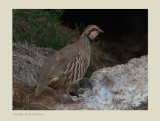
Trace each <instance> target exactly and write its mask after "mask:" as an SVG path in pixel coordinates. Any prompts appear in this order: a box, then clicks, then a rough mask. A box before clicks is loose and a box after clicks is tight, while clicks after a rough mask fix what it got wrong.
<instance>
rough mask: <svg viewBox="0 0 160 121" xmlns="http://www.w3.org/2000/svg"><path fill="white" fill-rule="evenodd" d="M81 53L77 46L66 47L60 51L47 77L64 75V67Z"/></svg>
mask: <svg viewBox="0 0 160 121" xmlns="http://www.w3.org/2000/svg"><path fill="white" fill-rule="evenodd" d="M78 53H79V49H77V48H66V49H63V50H62V51H60V52H59V53H58V54H57V56H56V59H55V60H54V64H53V65H52V66H51V68H50V70H49V71H48V74H47V75H46V78H53V77H55V76H62V75H63V72H64V69H65V67H66V65H67V64H68V63H71V62H73V61H74V60H75V58H76V57H77V55H78Z"/></svg>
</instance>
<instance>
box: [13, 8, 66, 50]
mask: <svg viewBox="0 0 160 121" xmlns="http://www.w3.org/2000/svg"><path fill="white" fill-rule="evenodd" d="M63 12H64V10H55V9H53V10H45V9H24V10H22V9H13V42H21V43H28V44H35V45H37V46H39V47H50V48H54V49H56V50H59V49H61V48H62V47H64V46H65V45H66V44H67V39H66V37H60V33H59V25H60V24H61V21H60V17H61V15H62V14H63Z"/></svg>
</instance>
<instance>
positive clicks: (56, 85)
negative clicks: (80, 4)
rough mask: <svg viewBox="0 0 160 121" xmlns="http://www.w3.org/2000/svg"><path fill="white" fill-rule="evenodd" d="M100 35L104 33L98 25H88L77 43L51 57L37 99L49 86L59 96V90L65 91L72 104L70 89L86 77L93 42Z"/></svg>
mask: <svg viewBox="0 0 160 121" xmlns="http://www.w3.org/2000/svg"><path fill="white" fill-rule="evenodd" d="M99 33H103V30H101V29H100V28H99V27H98V26H97V25H88V26H87V27H86V28H85V29H84V31H83V32H82V34H81V36H80V38H79V39H78V40H77V41H75V42H74V43H73V44H70V45H67V46H65V47H64V48H62V49H60V50H59V51H57V52H56V53H55V54H53V55H51V56H50V57H49V58H48V59H47V61H46V62H45V63H44V65H43V66H42V68H41V71H40V76H39V79H38V83H37V86H36V89H35V92H34V95H35V97H38V96H39V95H40V94H41V93H42V92H43V91H44V89H45V88H46V87H47V86H48V87H51V88H53V89H55V90H57V94H59V89H64V90H65V92H66V94H67V96H68V99H69V100H70V101H71V102H72V101H73V100H72V97H71V95H70V93H69V89H70V87H71V86H73V85H74V84H76V83H77V82H78V81H79V80H81V79H82V78H83V76H84V75H85V73H86V70H87V68H88V67H89V64H90V56H91V41H92V40H94V39H95V38H96V37H97V36H98V34H99Z"/></svg>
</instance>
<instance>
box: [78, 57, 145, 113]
mask: <svg viewBox="0 0 160 121" xmlns="http://www.w3.org/2000/svg"><path fill="white" fill-rule="evenodd" d="M90 80H91V82H92V86H93V89H92V91H89V90H88V91H86V92H85V93H84V94H82V95H81V96H82V97H86V95H88V96H87V97H88V98H84V99H85V100H86V102H88V103H86V104H83V105H84V107H86V108H91V109H113V110H131V109H148V56H142V57H141V58H134V59H131V60H130V61H129V62H128V63H127V64H125V65H117V66H114V67H109V68H103V69H100V70H97V71H96V72H94V73H93V75H92V77H91V79H90ZM140 107H141V108H140ZM144 107H145V108H144Z"/></svg>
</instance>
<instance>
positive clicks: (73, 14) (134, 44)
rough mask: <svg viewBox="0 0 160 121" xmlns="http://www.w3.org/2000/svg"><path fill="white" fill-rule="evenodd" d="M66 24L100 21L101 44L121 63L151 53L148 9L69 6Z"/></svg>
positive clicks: (71, 26)
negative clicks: (70, 7) (149, 51)
mask: <svg viewBox="0 0 160 121" xmlns="http://www.w3.org/2000/svg"><path fill="white" fill-rule="evenodd" d="M61 21H62V24H63V25H65V26H68V27H70V28H72V29H75V24H77V25H81V24H84V27H86V26H87V25H90V24H96V25H98V26H99V27H100V28H101V29H102V30H103V31H104V34H100V35H99V38H100V39H101V44H100V47H101V48H102V49H103V50H104V51H105V52H106V53H108V54H110V55H112V57H114V58H116V59H117V60H118V61H119V62H120V63H126V62H127V61H128V60H129V59H131V58H134V57H141V56H142V55H146V54H148V9H66V10H65V11H64V14H63V15H62V16H61Z"/></svg>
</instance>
